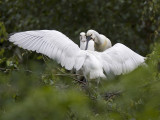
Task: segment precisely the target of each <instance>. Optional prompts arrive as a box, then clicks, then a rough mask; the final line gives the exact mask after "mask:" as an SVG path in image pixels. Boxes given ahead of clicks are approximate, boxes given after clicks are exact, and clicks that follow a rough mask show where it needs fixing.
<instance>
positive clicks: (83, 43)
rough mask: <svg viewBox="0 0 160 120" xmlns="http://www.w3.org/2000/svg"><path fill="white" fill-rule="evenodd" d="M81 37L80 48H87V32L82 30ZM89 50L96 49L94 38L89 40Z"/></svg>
mask: <svg viewBox="0 0 160 120" xmlns="http://www.w3.org/2000/svg"><path fill="white" fill-rule="evenodd" d="M79 39H80V49H81V50H85V49H86V43H87V38H86V34H85V32H81V33H80V36H79ZM87 50H91V51H94V50H95V49H94V41H93V40H90V41H88V48H87Z"/></svg>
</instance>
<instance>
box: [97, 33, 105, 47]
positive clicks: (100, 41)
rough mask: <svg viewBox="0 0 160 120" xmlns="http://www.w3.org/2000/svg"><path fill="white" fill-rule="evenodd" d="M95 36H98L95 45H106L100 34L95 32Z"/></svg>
mask: <svg viewBox="0 0 160 120" xmlns="http://www.w3.org/2000/svg"><path fill="white" fill-rule="evenodd" d="M95 35H96V42H95V44H97V45H102V44H103V43H104V40H103V39H102V38H101V37H100V34H99V33H98V32H96V31H95Z"/></svg>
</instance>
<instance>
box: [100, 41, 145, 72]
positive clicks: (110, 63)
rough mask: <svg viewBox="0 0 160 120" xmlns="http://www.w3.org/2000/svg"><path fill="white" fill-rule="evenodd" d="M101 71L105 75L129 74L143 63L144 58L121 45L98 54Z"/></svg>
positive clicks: (118, 44)
mask: <svg viewBox="0 0 160 120" xmlns="http://www.w3.org/2000/svg"><path fill="white" fill-rule="evenodd" d="M100 56H101V57H100V58H101V62H102V64H103V69H104V71H105V73H106V74H108V75H109V74H111V73H112V74H114V75H120V74H125V73H128V72H131V71H132V70H134V69H135V68H137V67H138V66H139V65H141V64H142V63H144V61H145V57H143V56H141V55H139V54H137V53H135V52H134V51H132V50H131V49H130V48H128V47H126V46H125V45H123V44H121V43H117V44H115V45H114V46H113V47H111V48H109V49H107V50H106V51H104V52H102V53H100Z"/></svg>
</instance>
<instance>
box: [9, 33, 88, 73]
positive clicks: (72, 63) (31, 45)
mask: <svg viewBox="0 0 160 120" xmlns="http://www.w3.org/2000/svg"><path fill="white" fill-rule="evenodd" d="M9 41H11V42H13V43H14V44H16V45H18V46H19V47H22V48H24V49H27V50H31V51H36V52H37V53H42V54H44V55H46V56H48V57H50V58H52V59H54V60H56V61H57V62H58V63H60V64H61V65H62V67H63V66H64V67H65V68H66V69H67V70H71V69H72V68H75V69H76V70H79V69H80V68H81V67H82V65H83V63H84V60H85V52H84V51H82V50H80V48H79V47H78V45H77V44H75V43H74V42H73V41H72V40H70V39H69V38H68V37H67V36H65V35H64V34H62V33H61V32H58V31H56V30H37V31H25V32H18V33H15V34H13V35H11V36H10V37H9Z"/></svg>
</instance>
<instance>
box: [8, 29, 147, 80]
mask: <svg viewBox="0 0 160 120" xmlns="http://www.w3.org/2000/svg"><path fill="white" fill-rule="evenodd" d="M88 40H89V39H88ZM94 40H96V39H94ZM9 41H10V42H13V43H14V44H15V45H18V46H19V47H22V48H24V49H27V50H31V51H36V52H37V53H42V54H44V55H47V56H48V57H50V58H51V59H53V60H55V61H57V62H58V63H59V64H61V66H62V67H65V69H67V70H72V69H76V70H77V71H78V70H82V71H83V75H84V77H85V78H86V79H87V80H89V79H96V78H106V77H107V76H108V75H109V74H113V75H120V74H125V73H128V72H131V71H132V70H134V69H135V68H137V67H138V66H139V65H141V64H142V63H144V61H145V58H144V57H143V56H141V55H139V54H137V53H135V52H134V51H132V50H131V49H130V48H128V47H126V46H125V45H123V44H121V43H117V44H115V45H114V46H113V47H111V48H108V49H107V50H105V51H104V52H96V51H90V50H81V49H80V48H79V47H78V45H77V44H75V43H74V42H73V41H72V40H70V39H69V38H68V37H67V36H66V35H64V34H63V33H61V32H59V31H56V30H36V31H25V32H18V33H15V34H13V35H11V36H10V37H9ZM95 42H96V41H95Z"/></svg>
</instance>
